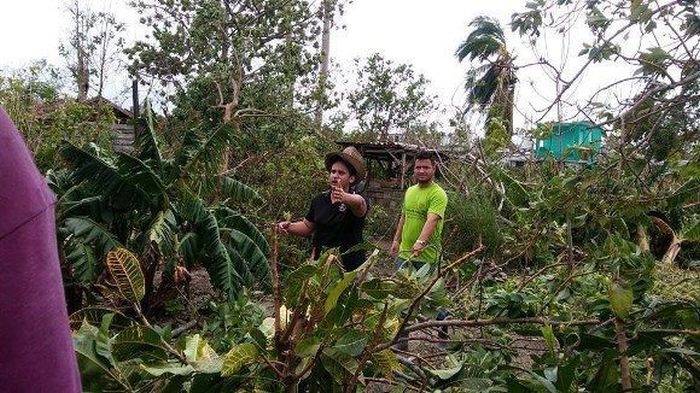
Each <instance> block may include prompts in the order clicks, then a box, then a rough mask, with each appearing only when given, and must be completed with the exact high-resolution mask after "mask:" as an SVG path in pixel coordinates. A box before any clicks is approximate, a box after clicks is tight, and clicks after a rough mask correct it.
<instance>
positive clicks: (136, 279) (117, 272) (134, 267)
mask: <svg viewBox="0 0 700 393" xmlns="http://www.w3.org/2000/svg"><path fill="white" fill-rule="evenodd" d="M107 269H108V270H109V273H110V274H111V275H112V278H113V279H114V281H115V284H117V289H118V290H119V293H120V294H121V295H122V297H123V298H124V299H126V300H128V301H130V302H131V303H134V304H138V303H139V302H141V299H143V296H144V295H145V293H146V281H145V278H144V276H143V272H142V271H141V264H140V263H139V261H138V259H136V257H135V256H134V254H132V253H131V252H130V251H129V250H127V249H126V248H117V249H116V250H114V251H110V252H109V253H108V254H107Z"/></svg>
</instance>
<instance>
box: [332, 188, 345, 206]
mask: <svg viewBox="0 0 700 393" xmlns="http://www.w3.org/2000/svg"><path fill="white" fill-rule="evenodd" d="M345 195H347V194H346V192H345V190H343V188H342V187H337V186H331V202H332V203H338V202H340V203H345Z"/></svg>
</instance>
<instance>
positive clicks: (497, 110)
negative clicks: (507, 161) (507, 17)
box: [455, 16, 517, 137]
mask: <svg viewBox="0 0 700 393" xmlns="http://www.w3.org/2000/svg"><path fill="white" fill-rule="evenodd" d="M469 26H471V27H473V29H474V30H472V32H471V33H470V34H469V36H467V39H465V40H464V42H462V43H461V44H460V45H459V48H457V51H456V52H455V56H457V59H459V61H460V62H462V61H463V60H464V59H466V58H469V60H470V61H474V60H478V62H479V64H478V65H477V66H476V68H473V69H472V70H470V71H469V72H468V75H467V82H466V85H465V88H466V90H467V92H468V93H469V97H468V99H467V101H468V108H469V109H471V108H473V107H474V106H477V107H478V108H479V109H480V110H485V109H486V108H488V115H487V125H488V126H487V137H488V136H489V131H492V130H493V126H494V122H495V121H499V123H500V124H502V126H503V127H504V128H505V129H506V130H507V132H508V137H510V136H511V135H512V134H513V98H514V92H515V83H516V81H517V79H516V77H515V66H514V65H513V56H512V55H511V54H510V52H508V48H507V47H506V40H505V35H504V34H503V29H502V28H501V26H500V24H499V23H498V21H496V20H494V19H491V18H488V17H485V16H479V17H476V18H475V19H474V20H473V21H472V22H471V23H470V24H469Z"/></svg>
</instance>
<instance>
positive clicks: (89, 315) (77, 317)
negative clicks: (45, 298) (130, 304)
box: [69, 306, 131, 330]
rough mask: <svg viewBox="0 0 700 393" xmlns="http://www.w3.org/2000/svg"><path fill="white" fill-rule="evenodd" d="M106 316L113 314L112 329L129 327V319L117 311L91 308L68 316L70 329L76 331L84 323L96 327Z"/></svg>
mask: <svg viewBox="0 0 700 393" xmlns="http://www.w3.org/2000/svg"><path fill="white" fill-rule="evenodd" d="M107 314H113V317H112V324H111V326H112V327H113V328H117V329H124V328H127V327H129V326H130V324H131V321H130V320H129V318H128V317H127V316H126V315H124V314H122V313H121V312H120V311H119V310H116V309H113V308H108V307H100V306H91V307H85V308H81V309H80V310H78V311H76V312H74V313H73V314H71V315H70V317H69V320H70V326H71V329H72V330H78V329H80V327H81V326H82V325H83V323H85V322H87V323H88V324H90V325H96V324H98V323H100V321H102V318H103V317H104V316H105V315H107Z"/></svg>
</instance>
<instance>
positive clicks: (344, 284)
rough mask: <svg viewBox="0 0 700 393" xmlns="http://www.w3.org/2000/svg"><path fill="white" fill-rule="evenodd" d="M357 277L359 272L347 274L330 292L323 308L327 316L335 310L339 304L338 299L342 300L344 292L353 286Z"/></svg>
mask: <svg viewBox="0 0 700 393" xmlns="http://www.w3.org/2000/svg"><path fill="white" fill-rule="evenodd" d="M355 276H357V270H355V271H352V272H348V273H345V274H344V275H343V279H342V280H341V281H340V282H339V283H338V284H336V285H335V286H334V287H333V289H331V290H330V292H329V293H328V297H327V298H326V302H325V304H324V306H323V309H324V311H325V315H328V313H329V312H331V310H333V309H334V308H335V306H336V304H337V303H338V298H340V295H341V294H342V293H343V291H345V290H346V289H347V288H348V287H349V286H350V284H352V282H353V280H355Z"/></svg>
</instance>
